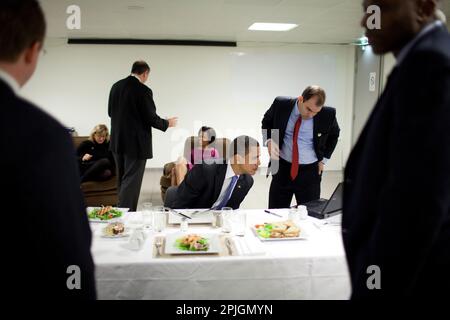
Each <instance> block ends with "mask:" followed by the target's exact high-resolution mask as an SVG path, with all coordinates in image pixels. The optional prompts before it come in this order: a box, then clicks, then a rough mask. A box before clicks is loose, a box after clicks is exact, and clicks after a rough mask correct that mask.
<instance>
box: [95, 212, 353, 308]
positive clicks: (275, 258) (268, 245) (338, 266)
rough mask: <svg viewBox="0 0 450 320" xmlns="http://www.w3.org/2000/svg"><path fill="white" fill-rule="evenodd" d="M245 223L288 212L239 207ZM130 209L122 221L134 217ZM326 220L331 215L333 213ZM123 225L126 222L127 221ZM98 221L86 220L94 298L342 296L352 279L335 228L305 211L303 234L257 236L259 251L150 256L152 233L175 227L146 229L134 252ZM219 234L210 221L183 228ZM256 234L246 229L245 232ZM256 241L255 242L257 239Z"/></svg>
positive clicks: (234, 298) (263, 220) (335, 297)
mask: <svg viewBox="0 0 450 320" xmlns="http://www.w3.org/2000/svg"><path fill="white" fill-rule="evenodd" d="M245 211H246V213H247V224H248V226H249V227H250V226H252V225H255V224H259V223H264V222H273V221H281V220H286V219H287V216H288V210H283V209H280V210H273V211H275V212H277V213H279V214H281V215H282V216H283V218H278V217H276V216H273V215H269V214H267V213H265V212H264V211H263V210H245ZM139 214H140V213H138V212H136V213H130V215H129V216H128V218H127V219H128V220H130V221H131V220H132V217H133V215H139ZM331 219H332V218H331ZM125 223H127V222H126V221H125ZM104 226H105V225H104V224H100V223H91V229H92V231H93V245H92V254H93V257H94V262H95V265H96V280H97V293H98V298H99V299H175V300H178V299H180V300H181V299H190V300H196V299H205V300H206V299H215V300H228V299H233V300H236V299H238V300H241V299H242V300H256V299H257V300H275V299H288V300H292V299H348V297H349V296H350V280H349V275H348V270H347V265H346V261H345V255H344V250H343V245H342V239H341V234H340V226H337V225H334V224H324V222H323V221H320V220H317V219H315V218H312V217H308V218H307V219H306V220H303V221H302V224H301V227H302V228H303V230H305V231H307V234H308V239H307V240H290V241H271V242H263V243H262V246H263V247H264V251H265V254H264V255H258V256H204V257H203V256H201V257H199V256H195V257H189V256H186V257H181V258H179V257H177V258H163V257H154V256H153V250H154V239H155V236H161V235H166V234H169V233H173V232H179V231H180V230H179V227H178V226H173V227H167V228H166V229H164V230H163V231H162V232H160V233H157V232H155V231H149V232H148V237H147V239H146V241H145V243H144V245H143V247H142V249H141V250H139V251H133V250H130V249H129V248H128V247H127V245H128V243H127V242H128V239H127V238H122V239H106V238H102V237H101V228H102V227H104ZM196 232H197V233H214V232H217V233H220V229H214V228H212V227H211V226H209V227H208V226H196V225H189V233H196ZM253 236H254V234H253V232H252V231H251V230H250V228H249V229H248V230H247V232H246V235H245V237H253ZM258 241H259V240H258Z"/></svg>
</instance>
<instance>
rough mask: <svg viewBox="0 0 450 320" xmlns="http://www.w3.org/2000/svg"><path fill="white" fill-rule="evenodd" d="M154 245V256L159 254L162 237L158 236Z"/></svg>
mask: <svg viewBox="0 0 450 320" xmlns="http://www.w3.org/2000/svg"><path fill="white" fill-rule="evenodd" d="M155 247H156V256H157V257H158V256H160V255H161V247H162V239H161V238H159V239H158V240H156V241H155Z"/></svg>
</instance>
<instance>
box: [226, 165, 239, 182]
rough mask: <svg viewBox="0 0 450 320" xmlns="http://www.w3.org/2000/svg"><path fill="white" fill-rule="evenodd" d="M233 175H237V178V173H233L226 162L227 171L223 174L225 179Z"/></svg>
mask: <svg viewBox="0 0 450 320" xmlns="http://www.w3.org/2000/svg"><path fill="white" fill-rule="evenodd" d="M234 176H238V178H239V175H238V174H235V173H234V171H233V168H232V167H231V164H228V165H227V173H226V174H225V180H226V179H231V178H233V177H234Z"/></svg>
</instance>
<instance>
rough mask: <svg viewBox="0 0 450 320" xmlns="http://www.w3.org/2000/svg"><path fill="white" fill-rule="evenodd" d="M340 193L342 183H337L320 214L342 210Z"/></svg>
mask: <svg viewBox="0 0 450 320" xmlns="http://www.w3.org/2000/svg"><path fill="white" fill-rule="evenodd" d="M342 191H343V183H342V182H341V183H339V184H338V185H337V187H336V189H334V192H333V194H332V195H331V198H330V200H328V202H327V204H326V205H325V207H324V208H323V211H322V213H331V212H335V211H339V210H342Z"/></svg>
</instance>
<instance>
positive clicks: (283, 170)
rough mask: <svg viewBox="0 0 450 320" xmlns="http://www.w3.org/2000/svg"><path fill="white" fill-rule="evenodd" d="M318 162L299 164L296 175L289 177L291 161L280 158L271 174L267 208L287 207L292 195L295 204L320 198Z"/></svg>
mask: <svg viewBox="0 0 450 320" xmlns="http://www.w3.org/2000/svg"><path fill="white" fill-rule="evenodd" d="M321 180H322V177H321V175H319V167H318V163H317V162H315V163H312V164H306V165H299V169H298V175H297V177H296V178H295V180H294V181H292V179H291V163H290V162H287V161H286V160H283V159H280V161H279V168H278V172H277V173H276V174H274V175H273V176H272V183H271V184H270V191H269V208H270V209H275V208H289V207H290V206H291V201H292V196H293V195H295V199H296V200H297V204H303V203H306V202H308V201H312V200H317V199H319V198H320V182H321Z"/></svg>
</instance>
